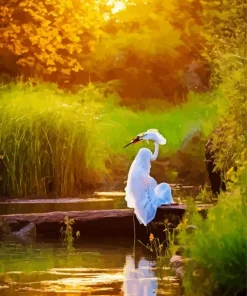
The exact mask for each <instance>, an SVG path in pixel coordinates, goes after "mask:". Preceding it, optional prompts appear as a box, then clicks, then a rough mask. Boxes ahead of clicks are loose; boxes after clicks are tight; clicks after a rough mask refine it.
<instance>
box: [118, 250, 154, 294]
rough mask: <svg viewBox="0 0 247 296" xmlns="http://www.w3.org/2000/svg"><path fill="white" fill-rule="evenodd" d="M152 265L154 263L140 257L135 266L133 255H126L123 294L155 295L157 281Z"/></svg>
mask: <svg viewBox="0 0 247 296" xmlns="http://www.w3.org/2000/svg"><path fill="white" fill-rule="evenodd" d="M154 265H155V264H154V263H151V262H150V261H148V260H146V259H145V258H143V257H142V258H140V260H139V262H138V264H137V268H136V266H135V261H134V259H133V256H131V255H127V256H126V263H125V266H124V270H123V273H124V283H123V291H124V296H151V295H153V296H156V292H157V289H158V282H157V278H156V276H155V275H154V272H153V270H152V268H153V267H154Z"/></svg>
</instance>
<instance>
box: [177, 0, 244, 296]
mask: <svg viewBox="0 0 247 296" xmlns="http://www.w3.org/2000/svg"><path fill="white" fill-rule="evenodd" d="M205 8H206V9H207V14H205V18H206V20H207V22H208V23H209V25H208V26H207V25H206V26H205V32H204V33H205V36H206V39H207V41H208V43H207V47H208V51H207V55H208V56H207V58H208V59H209V61H210V62H211V65H212V69H213V75H212V77H211V79H212V85H214V87H218V88H220V89H221V90H223V91H224V93H225V103H226V104H227V105H228V108H229V109H228V112H226V113H223V114H222V115H221V118H220V122H219V126H218V131H216V132H215V133H214V135H213V143H212V152H213V153H214V157H215V165H216V167H215V169H216V170H220V172H221V175H222V178H223V179H224V180H225V181H226V183H227V192H224V193H221V194H220V195H219V197H218V204H217V206H216V207H215V208H214V209H212V210H210V211H209V213H208V215H207V219H202V218H201V217H200V216H199V215H198V214H197V213H196V211H195V209H193V207H192V208H190V210H189V211H188V213H187V214H186V216H185V218H184V221H183V223H181V225H180V226H179V229H180V243H181V244H183V245H186V246H187V249H186V251H185V255H186V256H188V257H190V258H191V261H189V262H188V264H187V266H186V272H185V278H184V283H183V284H184V286H185V290H186V295H188V296H190V295H193V296H201V295H225V296H228V295H229V296H230V295H245V294H246V289H247V286H246V276H247V274H246V262H247V253H246V250H247V240H246V223H247V219H246V218H247V217H246V213H247V191H246V185H247V183H246V180H247V161H246V91H247V88H246V83H245V73H246V70H247V68H246V49H245V44H244V43H245V36H246V35H245V33H246V21H245V20H246V19H245V16H246V15H245V9H246V6H245V5H244V3H243V2H242V1H231V3H230V1H227V0H225V1H222V3H221V5H220V7H219V6H218V2H217V1H212V2H205ZM191 224H192V225H195V226H196V227H197V229H196V230H194V231H193V232H192V233H189V232H188V230H186V226H187V225H191Z"/></svg>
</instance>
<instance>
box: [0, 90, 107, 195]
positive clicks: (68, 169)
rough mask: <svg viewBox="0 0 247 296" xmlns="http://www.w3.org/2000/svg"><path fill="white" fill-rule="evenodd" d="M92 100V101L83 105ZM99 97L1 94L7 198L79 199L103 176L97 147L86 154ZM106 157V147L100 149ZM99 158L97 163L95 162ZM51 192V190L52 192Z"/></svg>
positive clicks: (46, 92)
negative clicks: (76, 196)
mask: <svg viewBox="0 0 247 296" xmlns="http://www.w3.org/2000/svg"><path fill="white" fill-rule="evenodd" d="M89 94H90V96H91V99H90V101H89V100H87V102H86V103H85V102H84V101H83V100H85V99H87V96H88V95H89ZM98 95H99V94H98V93H93V92H92V91H91V90H90V89H89V90H88V91H87V93H82V94H78V95H68V94H67V95H66V94H64V93H63V92H60V91H59V90H58V89H56V88H55V87H54V88H53V87H51V86H50V85H49V86H47V85H37V86H35V87H32V86H26V85H22V84H19V85H8V86H2V87H1V88H0V109H1V111H0V114H1V116H0V135H1V136H0V151H1V152H0V154H1V155H3V160H2V161H3V168H2V171H1V179H2V187H3V189H4V191H5V193H6V192H7V193H9V194H11V195H18V196H26V195H30V194H35V195H46V194H47V193H49V191H52V192H53V193H54V194H56V195H58V196H65V195H73V194H78V193H80V192H81V191H83V186H84V185H85V184H87V185H88V184H91V183H93V182H94V178H97V170H101V171H103V170H104V157H101V156H100V153H101V152H102V151H98V150H97V147H94V148H92V147H90V148H91V149H86V148H87V147H88V145H89V144H88V143H90V137H91V134H93V133H96V134H97V132H98V131H99V129H96V126H97V125H99V123H100V121H101V116H102V115H101V114H102V103H99V102H98V97H97V96H98ZM99 144H100V145H101V148H102V149H103V151H104V145H103V143H102V142H100V143H99ZM92 154H93V156H94V157H97V162H96V161H94V160H93V158H92ZM50 187H51V188H50Z"/></svg>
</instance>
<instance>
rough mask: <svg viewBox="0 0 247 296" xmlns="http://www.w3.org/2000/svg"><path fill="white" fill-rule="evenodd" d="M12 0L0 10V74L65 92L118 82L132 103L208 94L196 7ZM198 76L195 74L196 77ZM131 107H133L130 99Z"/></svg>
mask: <svg viewBox="0 0 247 296" xmlns="http://www.w3.org/2000/svg"><path fill="white" fill-rule="evenodd" d="M114 5H115V4H114V2H113V3H112V4H110V1H96V0H90V1H86V2H83V1H78V0H66V1H57V0H53V1H48V0H43V1H38V0H36V1H32V3H31V2H30V1H27V0H10V1H4V2H3V3H1V5H0V58H1V59H2V61H1V64H2V66H1V72H2V73H8V74H9V75H11V76H14V77H16V76H23V77H24V79H27V78H38V79H39V80H40V79H43V80H44V81H50V82H56V83H58V84H59V85H61V86H63V87H69V88H74V87H75V86H76V85H77V86H78V85H80V84H83V85H85V84H87V83H88V82H89V81H92V82H99V81H101V82H109V81H116V80H117V81H119V82H120V86H121V87H119V84H117V85H116V86H115V88H116V89H117V90H118V91H119V93H120V94H121V96H122V97H125V98H126V100H127V99H128V98H130V99H131V100H132V101H133V99H135V100H137V99H142V98H169V100H171V101H174V102H179V101H182V100H184V99H185V98H186V96H185V94H186V93H187V91H188V90H200V91H205V90H207V80H208V74H209V72H208V68H207V67H206V66H205V65H204V59H203V58H202V57H201V56H200V50H201V49H202V43H201V42H202V38H201V37H200V30H201V13H202V5H201V3H200V1H199V0H192V1H187V0H178V1H172V0H169V1H161V0H155V1H153V0H152V1H151V0H149V1H145V2H144V1H134V2H122V6H123V9H121V10H120V9H119V10H118V9H116V8H115V10H114ZM198 71H199V72H201V73H199V74H198V73H197V72H198ZM127 101H128V103H130V102H131V101H130V100H127Z"/></svg>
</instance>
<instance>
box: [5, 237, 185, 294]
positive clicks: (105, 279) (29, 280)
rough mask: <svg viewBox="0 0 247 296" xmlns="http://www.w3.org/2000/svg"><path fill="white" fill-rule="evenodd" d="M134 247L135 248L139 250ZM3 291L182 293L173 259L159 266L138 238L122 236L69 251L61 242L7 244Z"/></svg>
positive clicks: (80, 243)
mask: <svg viewBox="0 0 247 296" xmlns="http://www.w3.org/2000/svg"><path fill="white" fill-rule="evenodd" d="M134 251H135V252H134ZM0 295H2V296H24V295H26V296H29V295H30V296H34V295H35V296H48V295H49V296H60V295H61V296H62V295H63V296H66V295H69V296H72V295H81V296H82V295H83V296H84V295H85V296H86V295H101V296H109V295H115V296H117V295H122V296H130V295H132V296H151V295H153V296H161V295H171V296H178V295H181V294H180V286H179V283H178V281H177V279H176V277H174V276H172V274H171V272H170V269H169V267H168V260H167V261H165V263H164V265H163V267H162V268H161V267H159V266H157V264H156V262H155V260H154V259H153V258H152V256H151V254H148V253H147V252H145V250H143V247H142V246H141V244H139V243H138V242H136V248H135V250H133V241H131V240H126V239H122V238H108V239H105V240H104V241H103V242H102V241H88V240H86V239H85V241H84V242H81V241H80V242H79V244H75V248H74V250H70V251H68V250H67V249H66V248H64V247H63V246H62V244H61V243H60V242H57V241H56V242H47V241H46V242H38V241H37V242H35V243H33V244H31V245H20V244H16V243H14V244H11V243H8V244H2V245H1V248H0Z"/></svg>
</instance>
